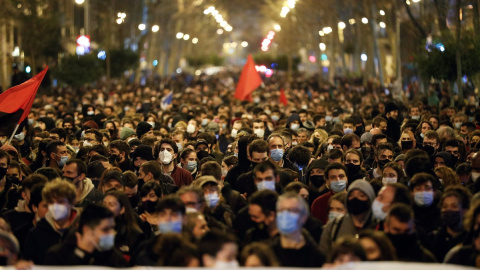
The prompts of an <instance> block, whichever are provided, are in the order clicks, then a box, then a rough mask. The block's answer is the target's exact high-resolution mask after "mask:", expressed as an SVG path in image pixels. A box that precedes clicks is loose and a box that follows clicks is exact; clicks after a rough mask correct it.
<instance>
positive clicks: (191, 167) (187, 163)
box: [180, 148, 197, 173]
mask: <svg viewBox="0 0 480 270" xmlns="http://www.w3.org/2000/svg"><path fill="white" fill-rule="evenodd" d="M180 163H181V164H182V168H184V169H186V170H187V171H189V172H192V173H193V172H195V170H196V169H197V152H196V151H195V150H193V149H190V148H186V149H185V150H183V151H182V152H180Z"/></svg>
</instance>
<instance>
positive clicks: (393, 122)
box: [383, 102, 400, 141]
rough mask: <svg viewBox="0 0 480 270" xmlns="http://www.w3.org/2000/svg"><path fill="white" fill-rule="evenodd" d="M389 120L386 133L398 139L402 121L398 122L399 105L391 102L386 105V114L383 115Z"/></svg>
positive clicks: (395, 139)
mask: <svg viewBox="0 0 480 270" xmlns="http://www.w3.org/2000/svg"><path fill="white" fill-rule="evenodd" d="M383 118H385V119H386V120H387V128H386V131H385V135H387V136H388V137H390V138H391V139H393V140H394V141H398V140H399V139H400V123H399V122H398V120H397V118H398V106H397V105H396V104H395V103H393V102H389V103H387V104H386V105H385V115H384V116H383Z"/></svg>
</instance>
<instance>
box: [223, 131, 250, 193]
mask: <svg viewBox="0 0 480 270" xmlns="http://www.w3.org/2000/svg"><path fill="white" fill-rule="evenodd" d="M247 146H248V136H243V137H242V138H240V139H238V164H237V165H235V166H234V167H233V168H232V169H230V171H228V173H227V176H225V182H228V183H230V185H232V187H233V188H235V185H236V182H237V178H238V177H239V176H240V175H241V174H242V173H246V172H248V170H249V169H250V164H251V162H250V160H249V159H248V157H247Z"/></svg>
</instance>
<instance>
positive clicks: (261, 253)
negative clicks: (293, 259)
mask: <svg viewBox="0 0 480 270" xmlns="http://www.w3.org/2000/svg"><path fill="white" fill-rule="evenodd" d="M240 264H241V265H242V266H244V267H269V266H279V263H278V261H277V258H276V257H275V253H274V252H273V251H272V249H271V248H270V247H269V246H268V245H267V244H264V243H261V242H254V243H251V244H249V245H247V246H246V247H245V248H244V249H243V250H242V253H241V254H240Z"/></svg>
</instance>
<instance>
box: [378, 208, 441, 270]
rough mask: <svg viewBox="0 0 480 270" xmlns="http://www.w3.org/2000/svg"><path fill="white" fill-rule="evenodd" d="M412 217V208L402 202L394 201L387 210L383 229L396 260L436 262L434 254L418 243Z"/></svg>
mask: <svg viewBox="0 0 480 270" xmlns="http://www.w3.org/2000/svg"><path fill="white" fill-rule="evenodd" d="M414 219H415V217H414V216H413V211H412V208H411V207H410V205H407V204H404V203H396V204H394V205H392V207H391V208H390V210H389V211H388V215H387V217H386V219H385V224H384V225H385V226H384V231H385V233H386V234H387V236H388V238H389V239H390V241H391V242H392V244H393V246H394V247H395V251H396V255H397V258H398V260H399V261H403V262H424V263H428V262H430V263H434V262H437V260H436V259H435V256H434V255H433V254H432V253H431V252H430V251H428V250H427V249H426V248H425V247H424V246H423V245H422V244H420V242H419V240H418V237H417V234H416V233H415V230H414V228H415V225H414V224H415V222H414Z"/></svg>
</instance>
